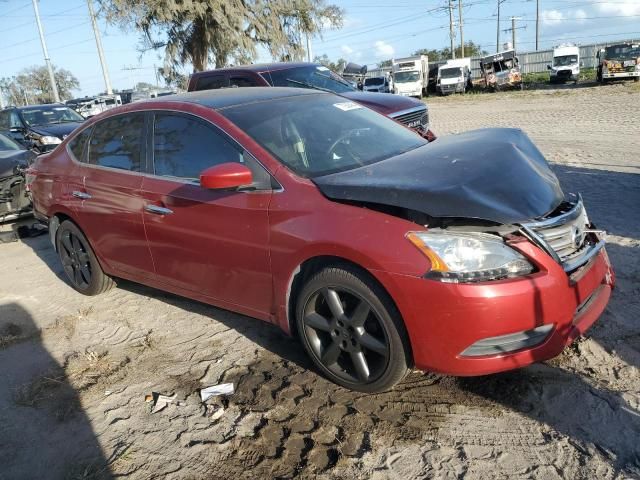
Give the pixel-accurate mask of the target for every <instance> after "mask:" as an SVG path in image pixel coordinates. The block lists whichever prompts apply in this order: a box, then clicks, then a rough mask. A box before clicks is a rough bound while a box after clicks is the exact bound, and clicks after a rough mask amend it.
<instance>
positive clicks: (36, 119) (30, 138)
mask: <svg viewBox="0 0 640 480" xmlns="http://www.w3.org/2000/svg"><path fill="white" fill-rule="evenodd" d="M83 121H84V118H82V116H81V115H79V114H78V113H76V112H74V111H73V110H71V109H70V108H69V107H67V106H65V105H62V104H57V103H54V104H49V105H28V106H26V107H9V108H5V109H4V110H2V111H0V133H4V134H5V135H7V136H8V137H10V138H12V139H13V140H15V141H17V142H18V143H21V144H22V145H24V146H25V147H27V148H31V149H34V150H35V151H36V152H39V153H45V152H50V151H51V150H53V149H54V148H55V147H56V146H57V145H59V144H60V143H62V140H64V139H65V138H66V136H67V135H69V134H70V133H71V132H73V131H74V130H75V129H76V128H77V127H78V126H79V125H80V124H81V123H82V122H83Z"/></svg>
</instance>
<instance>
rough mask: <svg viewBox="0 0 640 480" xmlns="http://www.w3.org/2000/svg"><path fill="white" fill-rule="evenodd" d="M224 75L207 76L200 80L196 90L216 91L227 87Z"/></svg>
mask: <svg viewBox="0 0 640 480" xmlns="http://www.w3.org/2000/svg"><path fill="white" fill-rule="evenodd" d="M225 83H226V80H225V76H224V75H207V76H204V77H200V78H198V81H197V83H196V90H215V89H217V88H223V87H225V86H226V84H225Z"/></svg>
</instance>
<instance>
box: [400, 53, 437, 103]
mask: <svg viewBox="0 0 640 480" xmlns="http://www.w3.org/2000/svg"><path fill="white" fill-rule="evenodd" d="M391 70H392V71H393V84H394V91H395V93H397V94H398V95H404V96H405V97H422V96H426V95H427V85H428V83H429V59H428V58H427V56H426V55H417V56H415V57H406V58H396V59H393V60H392V67H391Z"/></svg>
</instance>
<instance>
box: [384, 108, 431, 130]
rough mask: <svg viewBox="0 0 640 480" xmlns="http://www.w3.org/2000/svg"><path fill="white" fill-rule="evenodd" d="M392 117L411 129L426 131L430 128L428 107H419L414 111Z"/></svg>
mask: <svg viewBox="0 0 640 480" xmlns="http://www.w3.org/2000/svg"><path fill="white" fill-rule="evenodd" d="M391 117H392V118H393V119H395V120H397V121H398V122H400V123H403V124H405V125H406V126H408V127H411V128H421V129H426V128H427V127H428V126H429V112H428V111H427V107H418V108H416V109H415V110H413V109H412V111H409V112H406V113H402V112H400V114H399V115H398V114H396V115H391Z"/></svg>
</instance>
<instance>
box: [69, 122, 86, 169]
mask: <svg viewBox="0 0 640 480" xmlns="http://www.w3.org/2000/svg"><path fill="white" fill-rule="evenodd" d="M90 135H91V128H85V129H84V130H83V131H82V132H80V133H79V134H78V135H76V136H75V138H74V139H73V140H71V141H70V142H69V150H71V153H72V154H73V157H74V158H75V159H76V161H78V162H84V160H85V158H84V152H85V151H86V150H87V141H88V140H89V136H90Z"/></svg>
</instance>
